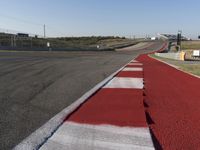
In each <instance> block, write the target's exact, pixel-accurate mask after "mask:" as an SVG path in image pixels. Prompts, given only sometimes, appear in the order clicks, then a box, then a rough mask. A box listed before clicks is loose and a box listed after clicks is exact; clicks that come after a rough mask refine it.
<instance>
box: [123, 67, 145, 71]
mask: <svg viewBox="0 0 200 150" xmlns="http://www.w3.org/2000/svg"><path fill="white" fill-rule="evenodd" d="M122 71H143V68H136V67H125V68H124V69H123V70H122Z"/></svg>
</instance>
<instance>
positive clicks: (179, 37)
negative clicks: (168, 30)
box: [177, 30, 182, 51]
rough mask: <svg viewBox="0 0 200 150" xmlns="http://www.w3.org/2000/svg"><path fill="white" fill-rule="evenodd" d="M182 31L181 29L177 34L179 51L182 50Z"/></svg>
mask: <svg viewBox="0 0 200 150" xmlns="http://www.w3.org/2000/svg"><path fill="white" fill-rule="evenodd" d="M181 34H182V31H181V30H179V31H178V35H177V46H178V47H179V51H180V50H181V40H182V35H181Z"/></svg>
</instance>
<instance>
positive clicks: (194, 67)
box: [151, 54, 200, 77]
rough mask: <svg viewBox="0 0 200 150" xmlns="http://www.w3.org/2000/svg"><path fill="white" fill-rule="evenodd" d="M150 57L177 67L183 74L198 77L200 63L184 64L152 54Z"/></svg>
mask: <svg viewBox="0 0 200 150" xmlns="http://www.w3.org/2000/svg"><path fill="white" fill-rule="evenodd" d="M151 57H153V58H156V59H159V60H162V61H164V62H167V63H169V64H171V65H174V66H177V67H178V68H179V69H180V70H183V71H185V72H188V73H191V74H194V75H197V76H199V77H200V62H199V61H196V62H194V61H189V62H184V61H178V60H171V59H167V58H161V57H158V56H156V55H154V54H152V55H151Z"/></svg>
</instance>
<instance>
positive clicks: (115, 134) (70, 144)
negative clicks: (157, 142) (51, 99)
mask: <svg viewBox="0 0 200 150" xmlns="http://www.w3.org/2000/svg"><path fill="white" fill-rule="evenodd" d="M40 149H41V150H55V149H59V150H68V149H69V150H119V149H120V150H153V149H154V146H153V142H152V139H151V135H150V132H149V129H148V128H143V127H141V128H139V127H137V128H131V127H118V126H111V125H88V124H78V123H74V122H65V123H64V124H63V125H62V126H61V127H60V128H59V129H58V130H57V132H56V133H54V135H53V136H52V137H51V138H50V139H49V140H48V141H47V142H46V143H45V144H44V145H43V146H42V147H41V148H40Z"/></svg>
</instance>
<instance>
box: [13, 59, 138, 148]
mask: <svg viewBox="0 0 200 150" xmlns="http://www.w3.org/2000/svg"><path fill="white" fill-rule="evenodd" d="M132 59H135V58H132ZM131 61H132V60H131ZM131 61H129V62H128V63H127V64H125V65H124V66H123V67H121V68H120V69H119V70H117V71H116V72H114V73H113V74H111V75H110V76H109V77H107V78H106V79H104V80H103V81H102V82H100V83H98V84H97V85H96V86H94V87H93V88H92V89H91V90H89V91H88V92H86V93H85V94H84V95H83V96H82V97H80V98H79V99H78V100H76V101H75V102H74V103H72V104H71V105H69V106H68V107H66V108H65V109H63V110H62V111H61V112H60V113H58V114H57V115H55V116H54V117H53V118H51V119H50V120H49V121H47V122H46V123H45V124H44V125H43V126H41V127H40V128H38V129H37V130H36V131H35V132H33V133H32V134H31V135H29V136H28V137H27V138H25V139H24V140H23V141H22V142H20V143H19V144H18V145H16V146H15V147H14V148H13V150H37V149H39V148H40V147H41V145H43V144H44V143H45V142H46V141H47V140H48V139H49V138H50V137H51V136H52V135H53V133H54V132H56V130H57V129H58V128H59V127H60V126H61V125H62V124H63V122H64V120H65V118H66V117H67V116H69V115H70V114H71V113H73V112H74V111H75V110H76V109H77V108H78V107H79V106H80V105H81V104H83V103H84V102H85V101H86V100H87V99H88V98H89V97H91V96H92V95H93V94H94V93H95V92H97V91H98V90H99V89H100V88H102V87H103V86H104V85H105V84H106V83H108V82H109V81H110V80H112V79H113V77H114V76H116V75H117V74H118V73H119V72H120V71H121V70H123V69H124V68H125V66H126V65H128V64H129V63H130V62H131Z"/></svg>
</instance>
